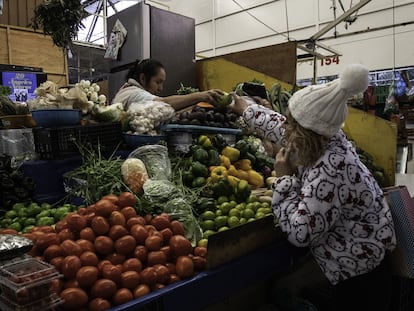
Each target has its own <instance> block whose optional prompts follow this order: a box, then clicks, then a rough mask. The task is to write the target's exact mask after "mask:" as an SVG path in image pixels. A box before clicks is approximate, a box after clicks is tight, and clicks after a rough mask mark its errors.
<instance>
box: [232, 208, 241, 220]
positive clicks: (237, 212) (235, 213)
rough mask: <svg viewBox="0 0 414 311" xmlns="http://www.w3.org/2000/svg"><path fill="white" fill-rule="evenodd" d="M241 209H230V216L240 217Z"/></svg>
mask: <svg viewBox="0 0 414 311" xmlns="http://www.w3.org/2000/svg"><path fill="white" fill-rule="evenodd" d="M240 213H241V212H240V210H239V209H238V208H232V209H231V210H230V211H229V216H236V217H237V218H240Z"/></svg>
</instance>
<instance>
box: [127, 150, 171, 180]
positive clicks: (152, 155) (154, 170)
mask: <svg viewBox="0 0 414 311" xmlns="http://www.w3.org/2000/svg"><path fill="white" fill-rule="evenodd" d="M128 158H137V159H140V160H141V161H142V162H144V164H145V167H146V169H147V172H148V177H149V178H150V179H161V180H170V179H171V175H172V171H171V161H170V158H169V156H168V148H167V147H165V146H162V145H145V146H141V147H138V148H137V149H135V150H134V151H132V152H131V153H130V154H129V156H128Z"/></svg>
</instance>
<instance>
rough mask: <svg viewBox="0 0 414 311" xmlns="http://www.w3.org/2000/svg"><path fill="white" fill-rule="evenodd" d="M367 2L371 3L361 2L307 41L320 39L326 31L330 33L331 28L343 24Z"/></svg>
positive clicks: (369, 0)
mask: <svg viewBox="0 0 414 311" xmlns="http://www.w3.org/2000/svg"><path fill="white" fill-rule="evenodd" d="M368 2H371V0H361V1H360V2H359V3H358V4H356V5H355V6H353V7H352V8H350V9H349V10H348V11H346V12H344V13H343V14H342V15H341V16H339V17H338V18H336V19H334V20H333V21H332V22H330V23H329V24H328V25H326V26H325V27H323V28H322V29H321V30H319V31H318V32H317V33H315V34H314V35H313V36H312V37H310V38H309V41H316V40H318V39H319V38H320V37H322V36H323V35H324V34H326V33H327V32H328V31H330V30H331V29H332V28H334V27H335V26H336V25H338V24H339V23H341V22H343V21H344V20H345V19H347V18H348V17H349V16H351V15H352V14H353V13H355V12H356V11H358V10H359V9H360V8H362V7H363V6H365V5H366V4H367V3H368Z"/></svg>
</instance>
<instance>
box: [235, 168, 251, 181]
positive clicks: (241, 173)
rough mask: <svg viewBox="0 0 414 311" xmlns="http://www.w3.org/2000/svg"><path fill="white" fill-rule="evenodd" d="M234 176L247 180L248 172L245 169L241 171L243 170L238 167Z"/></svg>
mask: <svg viewBox="0 0 414 311" xmlns="http://www.w3.org/2000/svg"><path fill="white" fill-rule="evenodd" d="M236 176H237V177H238V178H239V179H242V180H248V179H249V173H248V172H247V171H243V170H240V169H239V170H237V174H236Z"/></svg>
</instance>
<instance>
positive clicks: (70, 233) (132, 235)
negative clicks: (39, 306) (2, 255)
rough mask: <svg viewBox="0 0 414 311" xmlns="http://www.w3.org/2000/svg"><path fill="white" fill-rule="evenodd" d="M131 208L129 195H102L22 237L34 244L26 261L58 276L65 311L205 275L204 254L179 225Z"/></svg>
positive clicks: (101, 304)
mask: <svg viewBox="0 0 414 311" xmlns="http://www.w3.org/2000/svg"><path fill="white" fill-rule="evenodd" d="M136 203H137V202H136V197H135V196H134V195H133V194H132V193H129V192H124V193H122V194H120V195H119V196H115V195H107V196H104V197H102V198H101V199H100V200H99V201H98V202H96V203H95V204H92V205H89V206H87V207H82V208H79V210H78V211H77V212H74V213H70V214H68V215H67V216H66V217H65V218H64V219H63V220H61V221H59V222H58V223H57V224H56V225H55V227H54V228H53V227H50V226H43V227H34V228H33V229H32V230H31V232H29V233H26V234H23V235H24V236H26V237H28V238H30V239H31V240H32V241H33V242H34V246H33V248H32V250H31V252H30V255H32V256H34V257H36V258H39V259H42V260H44V261H46V262H49V263H51V264H53V265H54V266H55V267H56V268H57V269H58V270H59V271H60V273H61V274H62V275H63V277H62V278H60V279H56V280H53V283H52V284H51V286H52V287H53V290H55V291H56V292H57V293H58V294H59V295H60V297H61V298H63V299H64V301H65V302H64V304H63V308H64V309H65V310H76V309H87V310H91V311H97V310H107V309H108V308H111V307H112V306H116V305H120V304H124V303H126V302H128V301H130V300H132V299H136V298H139V297H142V296H144V295H146V294H148V293H150V292H151V291H154V290H157V289H159V288H162V287H164V286H166V285H168V284H171V283H174V282H176V281H179V280H182V279H185V278H190V277H192V276H193V275H194V274H195V273H197V272H198V271H202V270H204V269H205V267H206V254H207V249H206V248H204V247H200V246H197V247H193V246H192V245H191V243H190V241H189V240H188V239H187V238H186V237H185V236H184V228H183V226H182V224H181V223H180V222H179V221H177V220H171V219H170V217H169V216H168V215H167V214H160V215H155V216H153V215H145V216H140V215H137V213H136V210H135V208H134V205H135V204H136Z"/></svg>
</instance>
